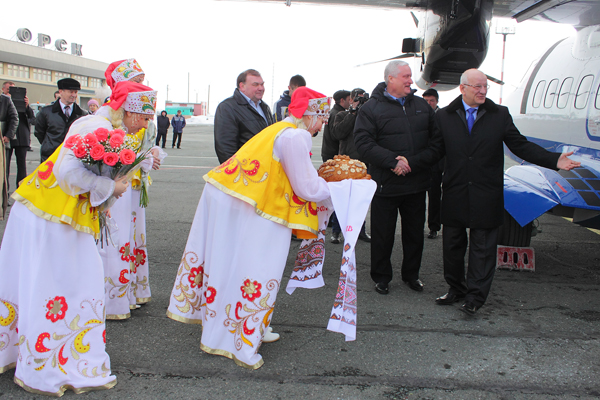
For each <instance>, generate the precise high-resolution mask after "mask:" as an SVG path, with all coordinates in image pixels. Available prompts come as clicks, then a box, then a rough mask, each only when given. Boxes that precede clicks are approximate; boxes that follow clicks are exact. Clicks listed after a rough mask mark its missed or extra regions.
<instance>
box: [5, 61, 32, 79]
mask: <svg viewBox="0 0 600 400" xmlns="http://www.w3.org/2000/svg"><path fill="white" fill-rule="evenodd" d="M8 76H14V77H15V78H27V79H29V67H24V66H22V65H15V64H8Z"/></svg>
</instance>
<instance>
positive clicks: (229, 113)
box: [215, 69, 273, 164]
mask: <svg viewBox="0 0 600 400" xmlns="http://www.w3.org/2000/svg"><path fill="white" fill-rule="evenodd" d="M264 93H265V82H264V81H263V79H262V77H261V76H260V73H259V72H258V71H256V70H254V69H249V70H246V71H244V72H242V73H241V74H240V75H239V76H238V78H237V88H236V89H235V91H234V92H233V96H231V97H229V98H228V99H225V100H223V101H222V102H221V104H219V106H218V107H217V112H216V113H215V152H216V153H217V157H218V159H219V163H221V164H222V163H224V162H225V161H227V160H228V159H229V158H230V157H231V156H232V155H233V154H234V153H235V152H236V151H238V150H239V149H240V147H242V146H243V145H244V143H246V142H247V141H248V140H250V139H251V138H252V137H253V136H254V135H256V134H257V133H258V132H260V131H262V130H263V129H265V128H266V127H267V126H269V125H271V124H273V113H272V112H271V109H270V108H269V106H268V105H267V104H266V103H265V102H264V101H262V100H261V99H262V97H263V94H264Z"/></svg>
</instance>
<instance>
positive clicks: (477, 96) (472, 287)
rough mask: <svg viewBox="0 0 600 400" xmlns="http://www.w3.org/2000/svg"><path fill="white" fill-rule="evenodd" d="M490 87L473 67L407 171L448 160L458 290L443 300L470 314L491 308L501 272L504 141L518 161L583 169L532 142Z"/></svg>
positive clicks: (448, 211) (447, 203)
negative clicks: (494, 98)
mask: <svg viewBox="0 0 600 400" xmlns="http://www.w3.org/2000/svg"><path fill="white" fill-rule="evenodd" d="M488 89H489V86H488V82H487V77H486V75H485V74H483V73H482V72H481V71H478V70H476V69H470V70H467V71H466V72H465V73H464V74H463V75H462V77H461V80H460V93H461V95H460V96H458V97H457V98H456V99H455V100H454V101H453V102H452V103H450V105H449V106H448V107H445V108H443V109H441V110H440V111H439V112H437V113H436V115H435V121H436V130H435V134H434V136H433V138H432V141H431V144H430V146H429V148H428V149H427V150H425V151H424V152H422V153H420V154H417V155H409V156H407V157H406V159H407V162H408V166H406V165H405V166H403V168H404V169H411V170H412V172H411V173H409V174H407V175H406V176H409V175H411V174H412V173H415V172H416V171H419V170H421V169H422V168H429V167H431V165H433V164H434V163H435V162H437V161H438V160H439V159H440V158H441V157H443V156H444V155H446V168H445V170H444V178H443V186H442V187H443V198H442V224H443V225H444V229H443V235H442V238H443V252H444V278H445V279H446V283H448V285H449V286H450V288H449V289H448V293H446V294H445V295H443V296H441V297H438V298H437V299H436V303H437V304H439V305H450V304H454V303H456V302H462V307H461V311H463V312H465V313H467V314H469V315H473V314H475V313H476V312H477V310H479V308H480V307H481V306H482V305H483V304H484V303H485V301H486V299H487V297H488V294H489V292H490V288H491V286H492V280H493V278H494V272H495V269H496V244H497V240H498V228H499V226H500V225H502V222H503V218H504V148H503V143H504V144H506V145H507V146H508V148H509V149H510V150H511V151H512V152H513V153H514V154H515V155H517V157H520V158H522V159H524V160H527V161H529V162H531V163H534V164H538V165H541V166H543V167H546V168H551V169H567V170H569V169H572V168H575V167H577V166H579V163H578V162H574V161H572V160H570V159H569V158H568V157H567V156H569V155H571V154H572V153H563V154H560V153H552V152H549V151H547V150H545V149H543V148H542V147H540V146H538V145H537V144H535V143H532V142H529V141H528V140H527V138H525V137H524V136H523V135H521V133H520V132H519V130H518V129H517V127H516V126H515V125H514V123H513V120H512V117H511V116H510V113H509V112H508V108H506V107H504V106H500V105H497V104H495V103H494V102H493V101H491V100H490V99H488V98H486V96H487V91H488ZM467 228H469V229H470V231H469V236H468V237H467ZM467 247H468V248H469V261H468V267H467V274H466V279H465V254H466V251H467Z"/></svg>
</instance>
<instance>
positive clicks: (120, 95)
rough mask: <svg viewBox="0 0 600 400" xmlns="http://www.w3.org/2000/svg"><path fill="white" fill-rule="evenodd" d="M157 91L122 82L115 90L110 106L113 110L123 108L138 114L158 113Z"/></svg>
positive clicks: (133, 83) (137, 84)
mask: <svg viewBox="0 0 600 400" xmlns="http://www.w3.org/2000/svg"><path fill="white" fill-rule="evenodd" d="M156 94H157V93H156V91H155V90H153V89H152V88H150V87H148V86H145V85H142V84H141V83H135V82H129V81H122V82H118V83H117V84H116V85H115V87H114V88H113V91H112V94H111V95H110V101H109V102H108V105H109V106H110V107H111V108H112V109H113V110H118V109H119V107H123V109H125V111H131V112H134V113H138V114H154V113H155V112H156Z"/></svg>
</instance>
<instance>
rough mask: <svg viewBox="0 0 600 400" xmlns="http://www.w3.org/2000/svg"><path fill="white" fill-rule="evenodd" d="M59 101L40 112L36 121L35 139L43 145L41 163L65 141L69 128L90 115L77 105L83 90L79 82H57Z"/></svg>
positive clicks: (65, 79)
mask: <svg viewBox="0 0 600 400" xmlns="http://www.w3.org/2000/svg"><path fill="white" fill-rule="evenodd" d="M57 85H58V92H59V99H58V101H56V102H54V104H52V105H49V106H46V107H44V108H42V109H41V110H40V112H39V113H38V115H37V117H36V119H35V132H34V133H35V137H36V138H37V139H38V141H39V142H40V144H41V145H42V147H41V149H40V163H43V162H44V161H46V159H47V158H48V157H50V156H51V155H52V153H54V150H56V149H57V148H58V146H60V145H61V143H62V142H63V141H64V140H65V135H66V134H67V131H68V130H69V127H70V126H71V124H72V123H73V122H75V121H76V120H77V119H78V118H81V117H83V116H84V115H88V112H87V111H85V110H82V109H81V107H79V106H78V105H77V103H75V102H76V101H77V92H78V91H79V90H81V85H80V84H79V82H78V81H76V80H75V79H72V78H64V79H61V80H59V81H58V82H57Z"/></svg>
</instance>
